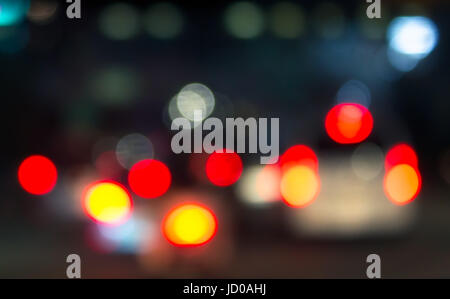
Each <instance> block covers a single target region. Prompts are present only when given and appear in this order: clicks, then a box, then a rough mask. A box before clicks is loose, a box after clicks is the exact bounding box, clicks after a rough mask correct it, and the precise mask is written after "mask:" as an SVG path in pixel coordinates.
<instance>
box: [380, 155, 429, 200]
mask: <svg viewBox="0 0 450 299" xmlns="http://www.w3.org/2000/svg"><path fill="white" fill-rule="evenodd" d="M383 185H384V192H385V194H386V196H387V197H388V198H389V199H390V200H391V201H392V202H393V203H395V204H398V205H404V204H407V203H409V202H411V201H413V200H414V199H415V198H416V197H417V195H418V194H419V192H420V189H421V186H422V179H421V177H420V173H419V171H418V170H417V169H415V168H414V167H412V166H411V165H408V164H398V165H396V166H394V167H392V168H391V169H389V170H388V171H387V173H386V175H385V177H384V182H383Z"/></svg>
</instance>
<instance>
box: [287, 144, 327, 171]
mask: <svg viewBox="0 0 450 299" xmlns="http://www.w3.org/2000/svg"><path fill="white" fill-rule="evenodd" d="M279 164H280V167H281V168H282V169H285V168H286V167H289V166H290V165H303V166H307V167H309V168H311V169H312V170H313V171H315V172H317V171H318V169H319V161H318V159H317V156H316V154H315V153H314V151H313V150H312V149H311V148H309V147H308V146H306V145H294V146H291V147H290V148H288V149H287V150H286V151H285V152H284V154H283V155H281V157H280V161H279Z"/></svg>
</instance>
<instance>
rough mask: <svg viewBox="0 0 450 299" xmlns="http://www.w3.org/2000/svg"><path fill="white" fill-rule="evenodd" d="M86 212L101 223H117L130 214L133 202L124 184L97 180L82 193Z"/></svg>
mask: <svg viewBox="0 0 450 299" xmlns="http://www.w3.org/2000/svg"><path fill="white" fill-rule="evenodd" d="M83 207H84V211H85V212H86V214H87V215H88V216H89V217H90V218H91V219H92V220H94V221H96V222H99V223H102V224H110V225H119V224H122V223H124V222H125V221H126V220H127V219H128V218H129V217H130V215H131V211H132V208H133V202H132V200H131V196H130V194H129V193H128V191H127V190H126V189H125V187H124V186H122V185H121V184H119V183H117V182H114V181H99V182H95V183H93V184H92V185H90V186H89V187H88V188H87V189H86V191H85V192H84V195H83Z"/></svg>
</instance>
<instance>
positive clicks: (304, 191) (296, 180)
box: [280, 165, 320, 208]
mask: <svg viewBox="0 0 450 299" xmlns="http://www.w3.org/2000/svg"><path fill="white" fill-rule="evenodd" d="M280 191H281V195H282V198H283V200H284V202H285V203H286V204H288V205H289V206H291V207H296V208H301V207H305V206H307V205H308V204H310V203H312V202H313V201H314V200H315V199H316V197H317V195H318V194H319V191H320V179H319V175H318V174H317V172H315V171H314V170H313V169H311V168H310V167H308V166H304V165H297V166H292V167H290V168H289V169H287V170H286V171H284V172H283V175H282V178H281V183H280Z"/></svg>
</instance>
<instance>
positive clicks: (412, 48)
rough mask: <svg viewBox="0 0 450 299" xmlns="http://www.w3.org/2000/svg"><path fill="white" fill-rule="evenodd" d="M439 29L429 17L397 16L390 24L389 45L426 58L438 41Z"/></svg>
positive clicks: (407, 53)
mask: <svg viewBox="0 0 450 299" xmlns="http://www.w3.org/2000/svg"><path fill="white" fill-rule="evenodd" d="M438 35H439V34H438V29H437V27H436V25H435V24H434V23H433V21H431V20H430V19H429V18H426V17H422V16H411V17H397V18H395V19H394V20H393V21H392V22H391V23H390V25H389V28H388V32H387V37H388V40H389V47H390V48H392V49H393V50H395V51H396V52H398V53H401V54H406V55H413V56H416V57H417V58H424V57H425V56H427V55H428V54H429V53H430V52H431V51H433V49H434V47H435V46H436V44H437V41H438Z"/></svg>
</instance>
